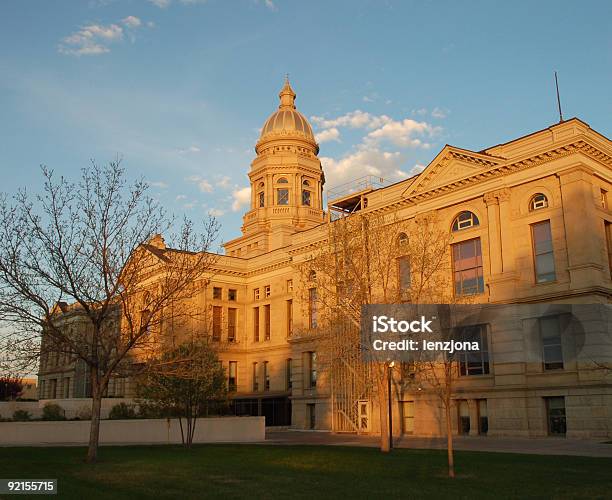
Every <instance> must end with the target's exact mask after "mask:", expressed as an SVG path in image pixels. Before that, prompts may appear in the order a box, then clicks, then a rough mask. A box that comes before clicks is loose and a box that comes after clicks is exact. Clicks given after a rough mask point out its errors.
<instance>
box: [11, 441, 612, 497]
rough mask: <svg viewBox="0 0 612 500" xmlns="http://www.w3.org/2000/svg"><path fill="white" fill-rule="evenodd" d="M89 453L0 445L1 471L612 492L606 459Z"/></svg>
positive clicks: (246, 492)
mask: <svg viewBox="0 0 612 500" xmlns="http://www.w3.org/2000/svg"><path fill="white" fill-rule="evenodd" d="M84 455H85V449H84V448H0V477H4V478H21V479H34V478H41V479H42V478H45V479H49V478H57V479H58V490H59V495H58V497H55V498H62V499H63V498H68V499H70V498H75V499H77V498H78V499H83V498H87V499H95V498H112V499H123V498H126V499H130V500H135V499H139V498H172V499H181V500H184V499H188V498H219V497H222V498H247V497H248V498H263V497H267V498H284V499H286V498H309V499H311V498H339V497H340V498H345V499H347V500H348V499H353V498H381V497H388V498H414V497H429V498H436V499H438V498H453V499H457V498H470V499H471V498H491V497H496V498H498V499H499V498H521V499H525V498H610V496H609V495H610V492H611V491H612V459H608V458H586V457H568V456H563V457H560V456H537V455H518V454H504V453H483V452H457V453H456V464H457V474H458V475H457V478H456V479H454V480H450V479H448V478H447V477H446V467H445V464H446V462H445V460H446V456H445V452H444V451H439V450H407V449H397V450H394V451H393V453H391V454H389V455H383V454H381V453H380V452H379V451H378V450H376V449H374V448H359V447H338V446H267V445H201V446H194V448H193V449H191V450H185V449H183V448H181V447H179V446H148V447H147V446H124V447H102V448H101V449H100V460H99V462H98V463H97V464H95V465H87V464H85V463H83V457H84ZM0 497H1V495H0ZM6 498H9V497H6ZM11 498H15V497H11ZM21 498H23V496H22V497H21Z"/></svg>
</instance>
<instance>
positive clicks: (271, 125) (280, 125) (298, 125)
mask: <svg viewBox="0 0 612 500" xmlns="http://www.w3.org/2000/svg"><path fill="white" fill-rule="evenodd" d="M278 97H279V98H280V105H279V106H278V111H275V112H274V113H272V114H271V115H270V117H269V118H268V119H267V120H266V123H264V126H263V128H262V129H261V135H260V137H259V141H258V142H261V141H263V140H269V139H274V138H277V137H279V138H284V137H292V138H301V139H306V140H307V141H309V142H312V143H315V144H316V141H315V137H314V134H313V132H312V127H311V126H310V123H308V120H307V119H306V117H305V116H304V115H303V114H302V113H300V112H299V111H297V110H296V109H295V92H294V91H293V89H292V88H291V85H289V80H288V79H285V85H284V87H283V88H282V90H281V91H280V93H279V94H278Z"/></svg>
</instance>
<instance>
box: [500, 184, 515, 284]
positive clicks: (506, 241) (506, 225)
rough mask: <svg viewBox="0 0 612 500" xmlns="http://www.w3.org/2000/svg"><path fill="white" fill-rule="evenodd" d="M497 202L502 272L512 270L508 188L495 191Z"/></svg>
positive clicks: (512, 253)
mask: <svg viewBox="0 0 612 500" xmlns="http://www.w3.org/2000/svg"><path fill="white" fill-rule="evenodd" d="M496 196H497V200H498V202H499V220H500V226H499V229H500V235H501V236H500V237H501V247H502V272H504V273H508V272H513V271H514V248H513V245H512V225H511V224H510V190H509V189H507V188H504V189H500V190H499V191H497V192H496Z"/></svg>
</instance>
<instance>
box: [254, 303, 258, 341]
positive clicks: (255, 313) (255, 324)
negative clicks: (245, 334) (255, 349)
mask: <svg viewBox="0 0 612 500" xmlns="http://www.w3.org/2000/svg"><path fill="white" fill-rule="evenodd" d="M253 341H254V342H259V307H254V308H253Z"/></svg>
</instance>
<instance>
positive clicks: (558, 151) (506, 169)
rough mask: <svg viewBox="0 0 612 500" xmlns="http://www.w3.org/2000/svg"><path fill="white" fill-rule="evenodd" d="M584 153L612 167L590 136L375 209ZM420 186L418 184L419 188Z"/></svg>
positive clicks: (383, 209)
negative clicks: (589, 140) (592, 142)
mask: <svg viewBox="0 0 612 500" xmlns="http://www.w3.org/2000/svg"><path fill="white" fill-rule="evenodd" d="M451 153H452V152H450V153H449V154H448V155H447V156H445V157H444V159H446V158H448V156H449V155H450V154H451ZM576 153H583V154H585V155H586V156H588V157H589V158H592V159H593V160H595V161H597V162H599V163H601V164H603V165H606V166H608V167H610V168H612V157H611V156H610V155H608V154H606V153H604V152H603V151H601V150H600V149H598V148H596V147H595V146H593V145H592V144H590V143H589V142H588V141H587V140H586V138H582V139H579V140H577V141H575V142H572V143H569V144H567V145H563V146H558V147H556V148H554V149H551V150H548V151H545V152H541V153H538V154H535V155H531V156H529V157H527V158H523V159H521V160H517V161H514V162H510V163H499V164H496V165H495V166H494V167H492V168H489V169H488V170H483V171H480V172H476V173H474V174H473V175H470V176H468V177H465V178H463V179H457V180H455V181H452V182H450V183H448V184H444V185H441V186H436V187H435V188H432V189H430V190H424V191H418V190H417V191H415V192H413V193H411V194H410V195H409V196H408V197H406V198H404V199H402V200H399V201H397V202H395V203H392V204H389V205H386V206H384V207H380V208H377V209H374V210H372V212H373V213H376V212H386V211H389V210H397V209H398V208H401V207H404V206H408V205H413V204H416V203H419V202H422V201H425V200H429V199H432V198H435V197H438V196H442V195H444V194H447V193H449V192H456V191H457V190H459V189H463V188H466V187H469V186H473V185H475V184H478V183H480V182H482V181H485V180H490V179H493V178H496V177H504V176H507V175H510V174H513V173H516V172H520V171H522V170H527V169H529V168H532V167H536V166H539V165H542V164H545V163H549V162H551V161H554V160H557V159H559V158H563V157H566V156H569V155H572V154H576ZM417 189H418V188H417Z"/></svg>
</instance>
